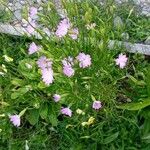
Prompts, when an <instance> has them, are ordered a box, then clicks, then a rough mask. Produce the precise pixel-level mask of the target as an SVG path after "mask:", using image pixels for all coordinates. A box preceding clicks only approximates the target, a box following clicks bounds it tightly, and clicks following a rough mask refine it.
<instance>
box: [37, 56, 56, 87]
mask: <svg viewBox="0 0 150 150" xmlns="http://www.w3.org/2000/svg"><path fill="white" fill-rule="evenodd" d="M37 65H38V67H39V68H40V69H41V73H42V79H43V82H44V83H45V84H46V85H50V84H51V83H53V80H54V78H53V70H52V61H50V60H49V59H47V58H46V57H45V56H41V57H40V58H39V59H38V61H37Z"/></svg>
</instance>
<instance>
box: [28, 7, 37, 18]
mask: <svg viewBox="0 0 150 150" xmlns="http://www.w3.org/2000/svg"><path fill="white" fill-rule="evenodd" d="M36 14H37V8H36V7H31V8H30V13H29V15H30V17H31V18H32V17H34V16H35V15H36Z"/></svg>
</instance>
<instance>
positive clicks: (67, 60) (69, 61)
mask: <svg viewBox="0 0 150 150" xmlns="http://www.w3.org/2000/svg"><path fill="white" fill-rule="evenodd" d="M73 61H74V60H73V58H72V57H71V56H69V57H68V58H65V59H63V60H62V64H63V65H64V66H67V65H69V66H73V65H74V62H73Z"/></svg>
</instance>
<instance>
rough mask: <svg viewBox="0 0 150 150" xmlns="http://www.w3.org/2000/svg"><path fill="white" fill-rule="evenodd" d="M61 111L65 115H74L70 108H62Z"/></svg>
mask: <svg viewBox="0 0 150 150" xmlns="http://www.w3.org/2000/svg"><path fill="white" fill-rule="evenodd" d="M61 113H62V114H63V115H66V116H69V117H71V116H72V111H71V109H70V108H62V109H61Z"/></svg>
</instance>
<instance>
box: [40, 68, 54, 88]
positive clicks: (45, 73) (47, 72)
mask: <svg viewBox="0 0 150 150" xmlns="http://www.w3.org/2000/svg"><path fill="white" fill-rule="evenodd" d="M41 72H42V79H43V82H44V83H45V84H46V85H50V84H51V83H53V80H54V78H53V70H52V69H51V68H45V69H42V70H41Z"/></svg>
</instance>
